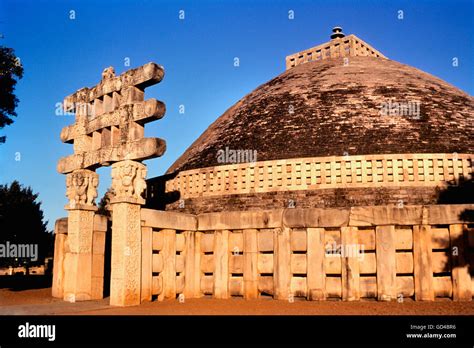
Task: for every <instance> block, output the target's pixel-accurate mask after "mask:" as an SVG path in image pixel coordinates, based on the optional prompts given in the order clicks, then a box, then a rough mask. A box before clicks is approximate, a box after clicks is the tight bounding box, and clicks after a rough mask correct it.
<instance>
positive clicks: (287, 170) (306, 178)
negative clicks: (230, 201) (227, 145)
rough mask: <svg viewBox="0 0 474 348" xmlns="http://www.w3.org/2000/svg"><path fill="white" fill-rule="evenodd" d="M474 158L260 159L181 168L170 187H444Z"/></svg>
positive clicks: (213, 190) (242, 190) (199, 191)
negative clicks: (197, 167) (214, 165)
mask: <svg viewBox="0 0 474 348" xmlns="http://www.w3.org/2000/svg"><path fill="white" fill-rule="evenodd" d="M473 163H474V155H472V154H456V153H453V154H386V155H361V156H329V157H312V158H296V159H286V160H274V161H261V162H255V163H239V164H228V165H222V166H216V167H207V168H200V169H192V170H187V171H181V172H178V173H177V175H176V177H174V178H173V179H170V180H168V181H167V182H166V188H165V191H166V192H173V191H178V192H180V197H181V199H186V198H196V197H206V196H217V195H224V194H247V193H263V192H281V191H297V190H317V189H328V188H366V187H436V186H439V187H444V186H446V185H447V183H448V182H449V181H451V180H457V179H459V177H460V176H463V177H465V178H469V177H471V176H472V173H473V171H474V168H473V167H474V164H473ZM415 164H416V165H415ZM373 166H375V167H373ZM374 168H375V170H373V169H374ZM425 171H426V172H427V175H425Z"/></svg>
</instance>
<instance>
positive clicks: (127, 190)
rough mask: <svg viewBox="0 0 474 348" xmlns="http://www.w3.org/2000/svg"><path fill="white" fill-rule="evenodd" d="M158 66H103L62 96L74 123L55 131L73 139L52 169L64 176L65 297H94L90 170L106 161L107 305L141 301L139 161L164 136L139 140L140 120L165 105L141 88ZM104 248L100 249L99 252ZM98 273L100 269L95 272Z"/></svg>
mask: <svg viewBox="0 0 474 348" xmlns="http://www.w3.org/2000/svg"><path fill="white" fill-rule="evenodd" d="M163 76H164V70H163V68H162V67H161V66H159V65H157V64H155V63H148V64H145V65H143V66H141V67H139V68H136V69H132V70H129V71H127V72H125V73H123V74H121V75H120V76H115V71H114V69H113V68H112V67H109V68H107V69H105V70H104V71H103V73H102V80H101V82H100V83H99V84H97V85H96V86H95V87H93V88H82V89H80V90H78V91H77V92H76V93H74V94H72V95H70V96H68V97H66V98H65V100H64V109H65V110H66V111H68V112H75V121H76V122H75V123H74V124H73V125H71V126H68V127H65V128H64V129H63V130H62V131H61V140H62V141H63V142H66V143H72V144H73V145H74V154H73V155H70V156H68V157H64V158H61V159H60V160H59V162H58V167H57V169H58V171H59V172H60V173H63V174H66V187H67V189H66V196H67V197H68V199H69V203H68V205H66V209H67V210H68V211H69V219H68V220H69V223H68V234H67V235H68V237H67V242H68V246H69V249H68V251H67V252H66V253H65V257H64V264H63V269H64V285H63V287H64V289H63V291H58V292H57V293H63V296H64V299H65V300H69V301H73V302H74V301H80V300H90V299H94V298H97V297H100V295H97V294H98V291H96V290H97V289H94V286H95V285H94V282H93V278H94V277H97V276H99V277H100V275H98V274H96V273H97V270H95V269H93V268H94V267H93V250H92V249H93V248H92V245H93V234H94V214H95V211H96V210H97V207H96V205H95V202H94V200H95V198H97V186H98V184H99V177H98V175H97V174H96V173H95V170H96V169H97V168H99V167H101V166H109V165H112V191H113V194H114V196H113V197H112V199H111V202H110V203H111V205H112V217H113V225H112V274H111V298H110V303H111V304H112V305H120V306H124V305H136V304H139V303H140V266H141V230H140V228H141V227H140V205H142V204H144V203H145V200H144V199H143V197H142V194H143V193H144V191H145V188H146V184H145V178H146V166H145V165H144V164H142V163H140V161H142V160H145V159H150V158H154V157H159V156H161V155H162V154H163V153H164V152H165V149H166V145H165V141H164V140H162V139H159V138H145V137H144V125H145V123H148V122H151V121H154V120H157V119H160V118H161V117H163V115H164V113H165V105H164V103H162V102H160V101H158V100H156V99H149V100H146V101H145V100H144V90H145V88H146V87H149V86H151V85H154V84H156V83H159V82H160V81H161V80H162V78H163ZM102 254H103V250H102ZM100 271H101V272H103V270H100Z"/></svg>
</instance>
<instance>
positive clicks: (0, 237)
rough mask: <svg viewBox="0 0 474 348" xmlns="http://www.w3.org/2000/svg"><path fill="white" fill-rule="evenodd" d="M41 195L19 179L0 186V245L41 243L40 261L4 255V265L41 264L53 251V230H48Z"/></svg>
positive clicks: (2, 263) (1, 260)
mask: <svg viewBox="0 0 474 348" xmlns="http://www.w3.org/2000/svg"><path fill="white" fill-rule="evenodd" d="M37 198H38V194H37V193H33V191H32V190H31V188H30V187H23V186H22V185H20V184H19V183H18V181H13V182H12V183H11V184H10V185H0V244H3V245H7V242H9V244H10V245H11V244H17V245H18V244H37V245H38V260H37V261H36V262H32V260H31V259H28V258H22V259H19V260H15V259H14V258H5V257H0V265H1V266H15V265H18V264H23V265H25V266H29V265H31V264H34V263H36V264H41V263H43V261H44V258H45V257H46V256H50V255H51V254H52V245H53V244H52V236H53V234H52V233H48V231H47V229H46V224H47V222H44V216H43V211H42V210H41V202H38V201H37Z"/></svg>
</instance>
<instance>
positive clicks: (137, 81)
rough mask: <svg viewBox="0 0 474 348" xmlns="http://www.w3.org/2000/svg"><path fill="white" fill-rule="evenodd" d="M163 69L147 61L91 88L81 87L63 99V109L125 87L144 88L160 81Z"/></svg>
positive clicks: (68, 108) (72, 109)
mask: <svg viewBox="0 0 474 348" xmlns="http://www.w3.org/2000/svg"><path fill="white" fill-rule="evenodd" d="M163 76H164V69H163V67H162V66H160V65H158V64H156V63H147V64H145V65H143V66H141V67H138V68H135V69H131V70H128V71H126V72H124V73H123V74H121V75H119V76H116V77H112V78H110V79H106V80H102V81H101V82H100V83H99V84H98V85H97V86H95V87H93V88H87V87H85V88H82V89H80V90H78V91H77V92H75V93H73V94H71V95H69V96H67V97H66V98H65V99H64V106H63V107H64V110H65V111H68V112H69V111H74V110H75V109H76V105H77V104H78V103H91V102H92V101H94V100H95V99H98V98H101V97H103V96H104V95H106V94H110V93H113V92H118V91H121V90H124V89H125V88H127V87H134V86H138V87H140V88H142V89H143V88H146V87H148V86H151V85H154V84H156V83H158V82H160V81H161V80H162V79H163Z"/></svg>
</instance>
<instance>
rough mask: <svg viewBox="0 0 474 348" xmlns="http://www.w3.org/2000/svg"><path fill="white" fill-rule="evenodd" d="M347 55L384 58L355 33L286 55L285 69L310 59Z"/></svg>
mask: <svg viewBox="0 0 474 348" xmlns="http://www.w3.org/2000/svg"><path fill="white" fill-rule="evenodd" d="M349 56H370V57H381V58H386V57H385V56H384V55H383V54H382V53H380V52H379V51H377V50H376V49H375V48H373V47H372V46H370V45H369V44H367V43H366V42H364V41H362V40H361V39H359V38H358V37H356V36H355V35H348V36H346V37H343V38H341V39H335V40H331V41H329V42H327V43H325V44H322V45H318V46H315V47H312V48H309V49H307V50H304V51H301V52H297V53H294V54H291V55H289V56H287V57H286V70H288V69H291V68H293V67H295V66H297V65H300V64H304V63H308V62H311V61H317V60H322V59H328V58H338V57H349Z"/></svg>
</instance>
